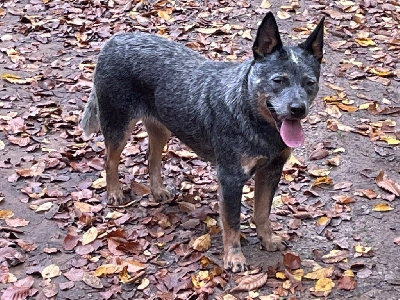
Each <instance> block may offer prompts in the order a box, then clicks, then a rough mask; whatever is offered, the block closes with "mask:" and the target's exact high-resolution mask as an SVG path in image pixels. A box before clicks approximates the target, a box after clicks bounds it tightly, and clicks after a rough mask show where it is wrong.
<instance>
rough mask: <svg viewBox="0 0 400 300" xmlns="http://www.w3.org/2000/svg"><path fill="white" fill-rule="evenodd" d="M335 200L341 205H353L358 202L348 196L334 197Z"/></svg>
mask: <svg viewBox="0 0 400 300" xmlns="http://www.w3.org/2000/svg"><path fill="white" fill-rule="evenodd" d="M332 198H333V200H335V201H336V203H339V204H348V203H353V202H356V200H355V199H354V198H352V197H349V196H347V195H337V196H332Z"/></svg>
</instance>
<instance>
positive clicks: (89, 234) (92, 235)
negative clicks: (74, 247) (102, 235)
mask: <svg viewBox="0 0 400 300" xmlns="http://www.w3.org/2000/svg"><path fill="white" fill-rule="evenodd" d="M98 234H99V232H98V231H97V228H96V227H91V228H89V230H88V231H86V232H85V233H84V234H83V236H82V245H87V244H90V243H91V242H93V241H94V240H95V239H96V238H97V235H98Z"/></svg>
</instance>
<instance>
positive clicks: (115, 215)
mask: <svg viewBox="0 0 400 300" xmlns="http://www.w3.org/2000/svg"><path fill="white" fill-rule="evenodd" d="M123 215H124V214H123V213H121V212H119V211H113V212H109V213H108V214H107V215H106V219H113V220H115V219H118V218H121V217H122V216H123Z"/></svg>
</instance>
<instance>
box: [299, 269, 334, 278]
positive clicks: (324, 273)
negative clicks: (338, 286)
mask: <svg viewBox="0 0 400 300" xmlns="http://www.w3.org/2000/svg"><path fill="white" fill-rule="evenodd" d="M333 271H334V266H331V267H329V268H321V269H319V270H316V271H314V272H310V273H307V274H306V275H304V278H308V279H321V278H326V277H331V276H332V274H333Z"/></svg>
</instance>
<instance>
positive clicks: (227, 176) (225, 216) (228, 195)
mask: <svg viewBox="0 0 400 300" xmlns="http://www.w3.org/2000/svg"><path fill="white" fill-rule="evenodd" d="M218 179H219V182H220V188H219V191H218V195H219V199H220V217H221V224H222V235H223V244H224V268H225V269H227V270H229V269H230V270H232V272H241V271H244V270H245V269H246V259H245V257H244V255H243V253H242V248H241V246H240V207H241V196H242V190H243V185H244V183H245V182H246V180H247V178H244V175H242V174H237V175H232V173H231V172H224V171H223V170H221V169H220V168H219V170H218Z"/></svg>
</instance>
